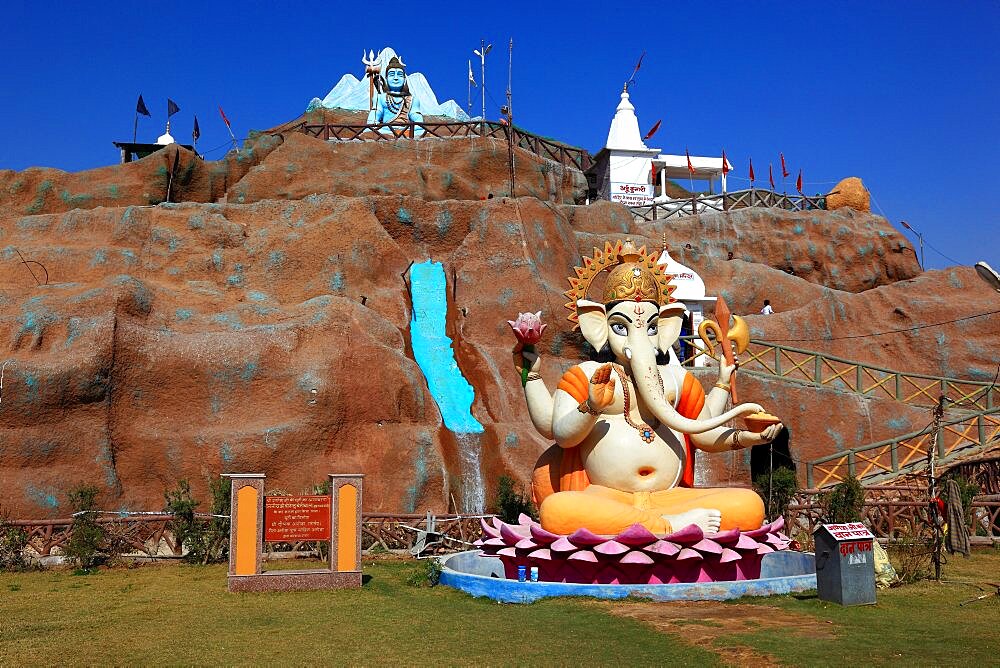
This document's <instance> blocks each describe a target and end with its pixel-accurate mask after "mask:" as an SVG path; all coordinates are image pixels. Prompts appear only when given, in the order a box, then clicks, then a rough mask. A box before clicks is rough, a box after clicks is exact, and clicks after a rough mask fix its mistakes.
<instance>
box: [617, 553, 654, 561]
mask: <svg viewBox="0 0 1000 668" xmlns="http://www.w3.org/2000/svg"><path fill="white" fill-rule="evenodd" d="M620 563H623V564H652V563H654V562H653V560H652V559H651V558H650V556H649V555H648V554H643V553H642V552H640V551H639V550H629V552H628V554H626V555H625V556H624V557H622V558H621V560H620Z"/></svg>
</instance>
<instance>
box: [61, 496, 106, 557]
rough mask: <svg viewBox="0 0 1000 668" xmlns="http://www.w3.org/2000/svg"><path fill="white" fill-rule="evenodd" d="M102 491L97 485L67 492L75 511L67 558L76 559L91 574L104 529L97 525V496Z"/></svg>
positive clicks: (67, 547) (67, 545) (66, 550)
mask: <svg viewBox="0 0 1000 668" xmlns="http://www.w3.org/2000/svg"><path fill="white" fill-rule="evenodd" d="M100 493H101V490H100V489H99V488H98V487H97V486H95V485H84V484H81V485H77V486H76V487H74V488H73V489H71V490H69V492H67V494H66V496H67V497H68V498H69V505H70V507H71V508H72V509H73V524H72V525H71V526H70V536H69V542H68V543H67V544H66V549H65V552H66V556H68V557H70V558H71V559H75V560H76V561H77V563H79V564H80V568H81V569H82V570H83V571H84V572H89V571H90V570H91V569H92V568H93V567H94V566H95V565H96V564H97V559H98V553H99V552H100V550H101V544H102V543H103V542H104V529H103V528H102V527H101V525H100V524H98V523H97V512H96V511H97V496H98V495H99V494H100Z"/></svg>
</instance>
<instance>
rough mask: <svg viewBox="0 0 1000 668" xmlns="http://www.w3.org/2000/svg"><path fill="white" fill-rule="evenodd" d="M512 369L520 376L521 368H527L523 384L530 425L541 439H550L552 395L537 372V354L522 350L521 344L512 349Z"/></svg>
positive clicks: (538, 359) (540, 363) (540, 362)
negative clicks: (525, 380)
mask: <svg viewBox="0 0 1000 668" xmlns="http://www.w3.org/2000/svg"><path fill="white" fill-rule="evenodd" d="M513 358H514V368H515V369H516V370H517V373H518V376H520V374H521V371H522V367H523V366H527V367H528V372H529V373H528V378H527V382H526V383H525V384H524V401H525V403H527V404H528V416H529V417H530V418H531V424H532V425H534V427H535V429H536V430H537V431H538V433H539V434H541V435H542V437H543V438H552V402H553V398H552V394H551V393H550V392H549V388H548V387H547V386H546V385H545V381H544V380H542V376H541V374H540V373H539V371H540V370H541V368H542V360H541V358H540V357H539V355H538V353H537V352H534V351H533V350H524V347H523V346H522V345H521V344H518V345H516V346H515V347H514V351H513Z"/></svg>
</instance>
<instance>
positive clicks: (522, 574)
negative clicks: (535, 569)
mask: <svg viewBox="0 0 1000 668" xmlns="http://www.w3.org/2000/svg"><path fill="white" fill-rule="evenodd" d="M527 573H528V569H527V568H526V567H524V566H518V567H517V581H518V582H524V581H525V580H527Z"/></svg>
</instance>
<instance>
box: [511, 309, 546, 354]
mask: <svg viewBox="0 0 1000 668" xmlns="http://www.w3.org/2000/svg"><path fill="white" fill-rule="evenodd" d="M507 324H508V325H510V328H511V329H512V330H514V336H516V337H517V342H518V343H520V344H522V345H525V346H533V345H535V344H536V343H538V342H539V341H540V340H541V339H542V332H544V331H545V328H546V327H548V325H546V324H543V323H542V312H541V311H539V312H538V313H518V314H517V320H508V321H507Z"/></svg>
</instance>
